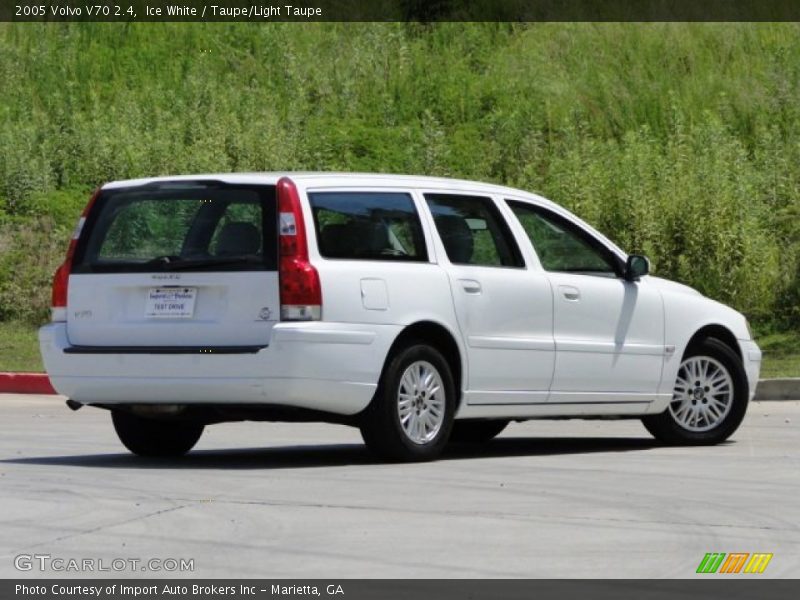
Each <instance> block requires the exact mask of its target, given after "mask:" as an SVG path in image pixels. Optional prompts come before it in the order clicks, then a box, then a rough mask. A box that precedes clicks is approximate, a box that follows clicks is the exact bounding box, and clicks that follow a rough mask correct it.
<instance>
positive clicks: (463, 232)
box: [425, 194, 525, 267]
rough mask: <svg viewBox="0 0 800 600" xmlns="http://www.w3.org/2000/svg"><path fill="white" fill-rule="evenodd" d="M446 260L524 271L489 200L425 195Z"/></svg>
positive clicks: (517, 253) (505, 225)
mask: <svg viewBox="0 0 800 600" xmlns="http://www.w3.org/2000/svg"><path fill="white" fill-rule="evenodd" d="M425 200H426V201H427V202H428V207H429V208H430V210H431V213H432V214H433V220H434V222H435V223H436V229H437V231H438V232H439V237H440V238H441V240H442V244H443V245H444V248H445V251H446V252H447V258H448V259H450V262H451V263H453V264H458V265H475V266H483V267H523V266H524V265H525V263H524V262H523V260H522V255H521V254H520V251H519V248H518V247H517V244H516V242H515V240H514V236H513V235H512V233H511V231H510V230H509V228H508V224H507V223H506V222H505V219H504V218H503V215H501V214H500V211H499V210H498V208H497V206H495V204H494V201H493V200H492V199H491V198H486V197H483V196H461V195H457V194H425Z"/></svg>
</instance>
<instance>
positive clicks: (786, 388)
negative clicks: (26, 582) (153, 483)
mask: <svg viewBox="0 0 800 600" xmlns="http://www.w3.org/2000/svg"><path fill="white" fill-rule="evenodd" d="M55 393H57V392H56V391H55V390H54V389H53V386H52V385H51V384H50V379H49V378H48V377H47V374H46V373H2V372H0V394H55ZM773 400H800V377H787V378H785V379H760V380H759V381H758V387H757V388H756V396H755V398H753V401H754V402H764V401H773Z"/></svg>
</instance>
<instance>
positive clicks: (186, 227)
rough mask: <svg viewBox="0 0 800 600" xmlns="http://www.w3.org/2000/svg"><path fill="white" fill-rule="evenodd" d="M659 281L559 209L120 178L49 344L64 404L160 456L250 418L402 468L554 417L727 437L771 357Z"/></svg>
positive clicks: (453, 183) (356, 180)
mask: <svg viewBox="0 0 800 600" xmlns="http://www.w3.org/2000/svg"><path fill="white" fill-rule="evenodd" d="M648 271H649V262H648V260H647V259H646V258H645V257H643V256H638V255H628V254H626V253H625V252H624V251H622V250H621V249H620V248H618V247H617V246H616V245H614V244H613V243H612V242H611V241H609V240H608V239H607V238H605V237H604V236H603V235H602V234H600V233H598V232H597V231H595V230H594V229H593V228H592V227H590V226H589V225H587V224H586V223H584V222H583V221H581V220H580V219H579V218H577V217H576V216H574V215H572V214H571V213H569V212H568V211H566V210H564V209H563V208H561V207H559V206H558V205H556V204H554V203H552V202H550V201H548V200H545V199H544V198H541V197H539V196H537V195H534V194H530V193H527V192H523V191H520V190H515V189H510V188H506V187H500V186H496V185H488V184H483V183H474V182H470V181H457V180H450V179H441V178H431V177H413V176H398V175H366V174H331V173H255V174H223V175H193V176H181V177H164V178H154V179H141V180H130V181H119V182H114V183H109V184H107V185H105V186H103V187H102V188H101V189H99V190H98V191H97V192H96V193H95V194H94V196H93V197H92V199H91V201H90V202H89V205H88V206H87V207H86V209H85V211H84V213H83V216H82V217H81V219H80V222H79V225H78V227H77V229H76V231H75V235H74V237H73V239H72V241H71V243H70V246H69V250H68V253H67V258H66V260H65V262H64V263H63V265H61V267H60V268H59V269H58V271H57V272H56V275H55V279H54V283H53V302H52V306H53V308H52V323H50V324H48V325H46V326H44V327H43V328H42V329H41V331H40V334H39V337H40V343H41V351H42V355H43V358H44V363H45V366H46V368H47V372H48V373H49V375H50V378H51V380H52V383H53V386H54V387H55V389H56V390H57V391H58V392H60V393H61V394H64V395H66V396H67V397H68V398H69V400H68V405H69V406H70V407H71V408H73V409H77V408H80V407H81V406H83V405H90V406H96V407H100V408H104V409H107V410H109V411H110V412H111V416H112V420H113V423H114V427H115V428H116V431H117V433H118V435H119V437H120V440H121V441H122V443H123V444H124V445H125V446H126V447H127V448H128V449H129V450H131V451H132V452H134V453H136V454H139V455H144V456H175V455H180V454H184V453H186V452H188V451H189V450H190V449H191V448H192V447H193V446H194V444H195V443H196V442H197V440H198V439H199V437H200V435H201V433H202V432H203V428H204V427H205V426H207V425H209V424H212V423H219V422H225V421H239V420H267V421H327V422H334V423H344V424H349V425H353V426H356V427H359V428H360V430H361V433H362V436H363V438H364V441H365V442H366V444H367V446H368V447H369V448H370V449H371V450H372V451H373V452H375V453H376V454H377V455H379V456H380V457H382V458H384V459H389V460H424V459H431V458H434V457H436V456H437V455H438V454H439V453H440V452H441V451H442V449H443V447H444V446H445V444H447V443H448V441H457V442H470V443H478V442H484V441H487V440H489V439H491V438H492V437H494V436H495V435H497V434H498V433H500V431H502V430H503V428H504V427H505V426H506V425H507V424H508V423H509V422H510V421H512V420H515V421H520V420H526V419H537V418H637V419H641V420H642V422H643V423H644V425H645V427H646V428H647V429H648V430H649V431H650V432H651V433H652V434H653V435H654V436H655V437H656V438H657V439H659V440H661V441H662V442H665V443H668V444H714V443H718V442H721V441H723V440H725V439H726V438H728V437H729V436H730V435H731V434H732V433H733V432H734V431H735V430H736V429H737V427H738V426H739V424H740V423H741V421H742V419H743V417H744V414H745V410H746V408H747V403H748V400H749V399H751V398H752V396H753V394H754V392H755V387H756V383H757V381H758V374H759V368H760V361H761V352H760V350H759V349H758V346H757V345H756V344H755V342H754V341H753V338H752V335H751V333H750V330H749V327H748V324H747V321H746V319H745V318H744V317H743V316H742V315H741V314H739V313H738V312H736V311H734V310H732V309H731V308H728V307H726V306H724V305H722V304H720V303H718V302H715V301H713V300H710V299H708V298H705V297H703V296H702V295H701V294H700V293H698V292H696V291H695V290H693V289H691V288H689V287H686V286H684V285H680V284H677V283H673V282H670V281H666V280H664V279H659V278H656V277H653V276H650V275H649V274H648Z"/></svg>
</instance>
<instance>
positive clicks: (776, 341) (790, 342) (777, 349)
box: [756, 331, 800, 379]
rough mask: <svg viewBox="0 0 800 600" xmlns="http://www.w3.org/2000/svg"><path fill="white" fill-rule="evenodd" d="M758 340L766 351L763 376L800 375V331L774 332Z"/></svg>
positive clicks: (762, 366) (762, 369)
mask: <svg viewBox="0 0 800 600" xmlns="http://www.w3.org/2000/svg"><path fill="white" fill-rule="evenodd" d="M756 341H757V342H758V345H759V346H760V347H761V351H762V352H763V353H764V362H763V364H762V365H761V377H763V378H765V379H768V378H773V377H800V332H797V331H793V332H789V333H774V334H771V335H765V336H763V337H759V338H757V340H756Z"/></svg>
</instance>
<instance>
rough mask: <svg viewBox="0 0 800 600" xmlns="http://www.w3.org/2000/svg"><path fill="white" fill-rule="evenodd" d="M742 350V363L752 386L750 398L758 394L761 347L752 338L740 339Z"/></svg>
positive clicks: (748, 381) (749, 384)
mask: <svg viewBox="0 0 800 600" xmlns="http://www.w3.org/2000/svg"><path fill="white" fill-rule="evenodd" d="M739 347H740V349H741V351H742V363H744V370H745V372H746V373H747V383H748V387H749V388H750V400H752V399H753V397H754V396H755V395H756V386H757V385H758V377H759V375H760V374H761V349H760V348H759V347H758V345H757V344H756V343H755V342H753V341H751V340H739Z"/></svg>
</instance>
